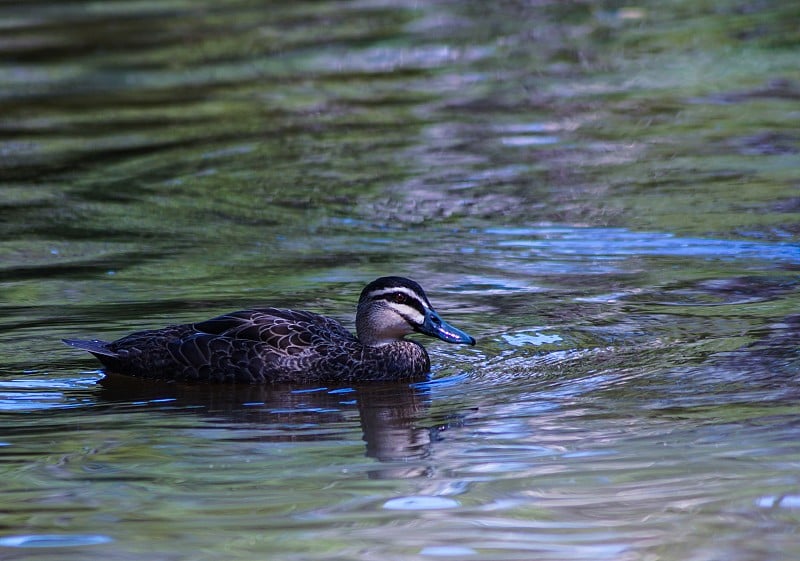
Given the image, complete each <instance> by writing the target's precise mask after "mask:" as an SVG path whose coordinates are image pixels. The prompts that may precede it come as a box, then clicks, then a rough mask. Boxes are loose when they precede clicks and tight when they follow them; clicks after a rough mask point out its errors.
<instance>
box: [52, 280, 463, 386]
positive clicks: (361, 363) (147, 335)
mask: <svg viewBox="0 0 800 561" xmlns="http://www.w3.org/2000/svg"><path fill="white" fill-rule="evenodd" d="M356 325H357V331H358V337H355V336H353V334H351V333H350V332H349V331H348V330H347V329H345V328H344V326H342V324H340V323H339V322H338V321H336V320H334V319H330V318H326V317H324V316H321V315H319V314H315V313H312V312H305V311H296V310H286V309H281V308H261V309H254V310H243V311H238V312H231V313H229V314H224V315H221V316H219V317H216V318H213V319H210V320H207V321H203V322H199V323H191V324H182V325H171V326H168V327H165V328H163V329H155V330H147V331H139V332H136V333H133V334H131V335H128V336H127V337H123V338H122V339H119V340H117V341H114V342H111V343H107V342H104V341H97V340H92V341H79V340H65V341H64V342H65V343H67V344H68V345H72V346H73V347H77V348H79V349H83V350H86V351H88V352H90V353H92V354H93V355H94V356H95V357H97V358H98V360H100V362H101V363H102V364H103V365H104V366H105V367H106V369H107V370H109V371H111V372H118V373H121V374H128V375H131V376H140V377H144V378H160V379H169V380H176V381H185V382H235V383H247V384H252V383H265V382H289V383H293V382H295V383H315V382H344V383H351V382H356V381H365V380H404V379H408V380H413V379H420V378H422V377H423V376H424V375H425V374H427V373H428V371H429V369H430V360H429V358H428V353H427V352H426V351H425V349H424V347H423V346H422V345H420V344H419V343H417V342H414V341H409V340H406V339H404V338H403V337H404V336H405V335H407V334H409V333H412V332H414V331H417V332H420V333H425V334H427V335H431V336H434V337H437V338H439V339H442V340H444V341H448V342H451V343H468V344H473V345H474V344H475V340H474V339H473V338H472V337H470V336H469V335H467V334H466V333H464V332H462V331H460V330H458V329H456V328H454V327H452V326H450V325H448V324H447V323H446V322H444V321H443V320H442V319H441V318H440V317H439V315H438V314H437V313H436V312H435V311H434V310H433V308H432V307H431V305H430V302H429V301H428V298H427V296H425V292H424V291H423V290H422V288H421V287H420V286H419V285H418V284H417V283H415V282H414V281H411V280H409V279H405V278H403V277H382V278H380V279H377V280H375V281H373V282H372V283H370V284H369V285H367V287H366V288H365V289H364V290H363V291H362V293H361V298H360V299H359V304H358V312H357V317H356Z"/></svg>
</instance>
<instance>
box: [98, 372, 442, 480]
mask: <svg viewBox="0 0 800 561" xmlns="http://www.w3.org/2000/svg"><path fill="white" fill-rule="evenodd" d="M99 386H100V396H99V398H100V399H101V400H103V401H105V402H107V403H108V404H110V405H112V406H121V407H125V406H130V405H131V404H142V403H149V404H154V405H158V404H163V407H170V408H173V409H175V410H176V412H179V413H181V414H186V413H188V414H192V415H197V414H200V415H202V416H204V417H208V418H213V419H215V420H218V421H221V422H223V423H226V428H229V429H230V428H234V429H235V428H242V429H250V430H248V431H246V432H245V431H243V435H244V436H243V437H242V439H243V440H244V439H257V440H262V441H264V440H266V441H274V442H286V441H292V442H300V441H309V440H324V439H330V438H331V437H332V435H333V437H340V436H341V430H342V426H343V425H342V424H343V423H345V424H346V423H350V424H351V425H355V423H356V422H358V423H359V424H360V426H361V431H362V435H363V440H364V442H365V443H366V455H367V456H369V457H371V458H375V459H376V460H378V461H380V462H392V463H396V462H410V461H413V460H418V459H422V458H425V457H427V456H428V455H429V454H430V448H431V444H432V441H433V439H432V435H435V434H437V433H438V432H439V431H441V430H442V429H443V427H440V426H425V417H426V415H427V412H428V409H429V405H430V395H429V394H430V390H429V389H428V388H427V387H426V386H425V385H424V384H423V385H409V384H408V383H385V384H374V383H373V384H366V385H361V386H352V387H345V388H325V387H297V386H276V385H261V386H252V385H247V386H220V385H180V384H174V383H168V382H162V383H154V382H153V381H144V380H140V379H137V378H131V377H128V376H120V375H115V374H108V375H107V376H106V377H105V378H103V379H102V380H101V381H100V383H99ZM356 416H358V419H356ZM231 424H233V425H234V426H233V427H232V426H231ZM264 427H270V428H275V427H278V428H279V430H270V431H263V430H259V431H257V433H256V435H255V436H254V435H253V434H254V433H253V432H252V429H259V428H264ZM309 427H313V429H310V428H309ZM328 429H331V430H328ZM387 467H388V466H387ZM425 470H426V468H425V467H424V466H419V465H417V466H416V467H412V466H405V467H402V468H399V469H396V468H389V471H388V472H387V471H385V470H383V469H381V470H378V471H376V472H374V473H370V476H371V477H387V476H390V477H416V476H420V475H424V474H425Z"/></svg>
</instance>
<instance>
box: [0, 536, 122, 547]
mask: <svg viewBox="0 0 800 561" xmlns="http://www.w3.org/2000/svg"><path fill="white" fill-rule="evenodd" d="M112 541H114V540H113V539H111V538H110V537H108V536H104V535H102V534H72V535H70V534H22V535H18V536H5V537H3V538H0V546H3V547H30V548H34V547H35V548H45V547H80V546H85V545H99V544H104V543H110V542H112Z"/></svg>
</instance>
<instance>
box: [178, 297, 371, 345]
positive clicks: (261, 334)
mask: <svg viewBox="0 0 800 561" xmlns="http://www.w3.org/2000/svg"><path fill="white" fill-rule="evenodd" d="M192 328H193V329H194V331H195V332H198V333H205V334H209V335H215V336H218V337H225V338H229V339H238V340H249V341H257V342H261V343H265V344H267V345H268V346H270V347H272V348H273V349H275V350H276V351H278V352H282V353H285V354H287V355H295V354H300V353H303V352H305V351H306V350H308V349H309V348H312V347H315V346H317V345H324V344H326V343H331V342H335V341H338V342H341V343H351V342H355V341H356V338H355V336H354V335H353V334H352V333H350V332H349V331H348V330H347V329H345V327H344V326H343V325H342V324H341V323H339V322H338V321H336V320H334V319H331V318H327V317H325V316H321V315H319V314H315V313H313V312H305V311H300V310H287V309H283V308H259V309H255V310H241V311H238V312H231V313H228V314H223V315H221V316H218V317H215V318H212V319H210V320H207V321H202V322H199V323H195V324H193V325H192Z"/></svg>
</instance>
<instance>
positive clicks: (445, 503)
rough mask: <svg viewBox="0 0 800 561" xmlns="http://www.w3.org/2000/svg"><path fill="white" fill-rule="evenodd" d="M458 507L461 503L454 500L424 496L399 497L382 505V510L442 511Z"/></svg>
mask: <svg viewBox="0 0 800 561" xmlns="http://www.w3.org/2000/svg"><path fill="white" fill-rule="evenodd" d="M459 506H461V503H459V502H458V501H456V500H454V499H448V498H446V497H432V496H425V495H417V496H409V497H399V498H397V499H390V500H388V501H386V502H385V503H383V508H385V509H387V510H442V509H448V508H457V507H459Z"/></svg>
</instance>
